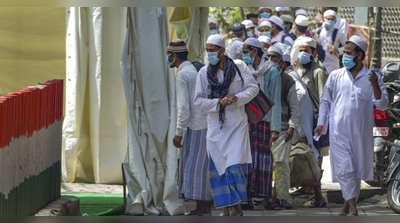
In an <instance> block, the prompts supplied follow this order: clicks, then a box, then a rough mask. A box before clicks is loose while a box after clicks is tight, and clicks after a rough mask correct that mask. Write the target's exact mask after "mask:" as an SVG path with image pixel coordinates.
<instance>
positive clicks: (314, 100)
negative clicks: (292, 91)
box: [304, 84, 319, 108]
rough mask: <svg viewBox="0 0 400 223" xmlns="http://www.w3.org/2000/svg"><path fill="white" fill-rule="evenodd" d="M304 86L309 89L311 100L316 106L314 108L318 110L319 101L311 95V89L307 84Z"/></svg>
mask: <svg viewBox="0 0 400 223" xmlns="http://www.w3.org/2000/svg"><path fill="white" fill-rule="evenodd" d="M304 85H305V86H306V88H307V91H308V95H310V99H311V102H312V103H313V104H314V107H315V108H318V107H319V106H318V103H317V101H318V100H317V99H316V98H315V97H314V96H313V95H312V94H311V91H310V88H308V86H307V84H304Z"/></svg>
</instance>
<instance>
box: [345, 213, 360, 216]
mask: <svg viewBox="0 0 400 223" xmlns="http://www.w3.org/2000/svg"><path fill="white" fill-rule="evenodd" d="M347 216H358V213H349V214H348V215H347Z"/></svg>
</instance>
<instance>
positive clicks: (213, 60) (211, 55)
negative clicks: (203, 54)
mask: <svg viewBox="0 0 400 223" xmlns="http://www.w3.org/2000/svg"><path fill="white" fill-rule="evenodd" d="M221 49H222V48H221ZM221 49H219V50H221ZM219 50H218V51H217V52H207V60H208V63H210V64H211V65H215V64H217V63H218V61H219V58H218V52H219Z"/></svg>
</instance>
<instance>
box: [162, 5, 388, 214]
mask: <svg viewBox="0 0 400 223" xmlns="http://www.w3.org/2000/svg"><path fill="white" fill-rule="evenodd" d="M292 15H294V17H292ZM321 15H322V21H321V23H320V24H319V25H320V26H319V27H318V28H317V29H315V30H310V28H309V23H310V21H311V20H312V19H311V18H309V17H308V14H307V12H306V11H305V10H304V9H298V10H297V11H296V12H295V13H291V9H290V8H289V7H275V8H274V10H273V8H272V7H260V8H259V10H258V13H251V14H248V15H246V20H243V21H242V22H238V23H234V24H232V26H231V33H230V38H229V40H228V41H226V40H225V38H224V37H222V36H221V35H219V34H218V33H219V31H218V20H217V19H215V18H209V20H208V21H209V28H210V36H209V37H208V39H207V42H206V52H207V63H206V64H205V65H204V66H203V67H201V68H200V67H199V68H198V69H196V66H195V65H194V64H193V63H190V62H188V61H187V55H188V49H187V48H186V44H185V43H184V42H183V41H182V40H179V39H177V40H174V41H172V42H171V43H170V44H169V46H168V50H167V58H166V60H167V63H168V65H169V66H170V67H176V68H177V76H176V86H177V88H176V90H177V113H178V116H177V117H178V119H177V129H176V136H175V137H174V141H173V142H174V145H175V146H176V147H178V148H182V152H181V157H180V166H179V181H178V186H179V194H178V196H179V198H182V199H185V200H195V201H197V205H196V209H195V210H192V211H190V212H188V213H187V215H189V216H193V215H195V216H207V215H210V214H211V211H210V210H211V209H210V207H211V206H212V205H214V206H215V207H216V208H221V209H222V213H221V216H242V215H243V211H242V210H246V209H253V208H254V206H255V205H258V206H259V207H262V208H265V209H267V210H277V209H291V208H294V206H293V205H292V204H291V203H289V197H290V196H296V195H299V194H313V195H314V196H313V197H312V198H311V199H310V200H309V201H308V202H307V203H306V204H304V205H305V206H307V207H310V208H319V207H325V206H326V204H327V202H326V201H325V199H324V198H323V196H322V189H321V182H318V183H316V184H315V185H303V186H302V187H301V188H299V189H298V190H296V191H294V192H293V193H292V194H289V189H290V167H289V155H290V150H291V146H292V144H293V143H295V142H298V141H302V142H305V143H307V144H309V145H310V146H311V148H312V151H313V153H314V155H315V157H316V158H317V159H318V162H319V166H322V160H323V159H322V156H321V155H320V151H319V150H318V149H317V148H316V147H315V146H314V144H313V143H314V140H313V136H314V135H321V134H327V129H328V127H329V136H330V156H331V165H332V178H333V180H334V182H339V184H340V186H341V189H342V192H343V197H344V199H345V202H344V204H343V208H342V210H341V211H340V213H339V215H342V216H344V215H353V216H357V215H358V212H357V207H356V203H355V202H356V200H357V197H358V194H359V190H360V183H359V182H360V180H368V179H371V176H372V175H371V174H372V156H371V155H372V154H373V147H372V146H373V144H372V142H370V141H368V140H363V138H361V137H367V136H369V134H371V137H370V138H371V139H372V126H371V125H372V122H373V119H372V116H371V114H372V113H371V112H372V109H373V106H374V105H375V106H377V107H380V108H384V107H385V106H387V103H388V100H387V92H386V90H385V88H384V87H383V83H382V80H381V79H380V77H379V76H378V75H376V74H375V73H374V72H373V71H370V70H369V69H367V68H366V67H365V66H364V64H363V60H364V58H365V53H366V52H367V48H368V45H367V43H366V42H365V40H363V39H362V38H360V37H358V36H351V37H350V36H348V24H347V22H346V20H345V19H343V18H341V17H340V16H339V15H338V12H337V8H336V7H322V9H321ZM318 21H320V20H318ZM259 91H262V92H263V93H264V94H265V95H266V96H267V97H268V98H270V99H271V100H272V101H273V102H274V106H273V107H272V109H271V110H270V111H269V112H268V114H267V115H265V116H264V117H262V120H261V121H259V122H257V123H249V122H248V119H247V115H246V113H245V109H244V108H245V105H246V104H247V103H249V102H250V101H251V100H252V99H253V98H254V97H255V96H256V95H257V94H258V92H259ZM314 111H319V118H318V124H316V123H314ZM354 116H357V117H356V118H353V117H354ZM370 116H371V117H370ZM369 119H371V120H369ZM315 125H316V127H315ZM368 127H370V128H368ZM368 131H370V132H368ZM273 173H274V174H273Z"/></svg>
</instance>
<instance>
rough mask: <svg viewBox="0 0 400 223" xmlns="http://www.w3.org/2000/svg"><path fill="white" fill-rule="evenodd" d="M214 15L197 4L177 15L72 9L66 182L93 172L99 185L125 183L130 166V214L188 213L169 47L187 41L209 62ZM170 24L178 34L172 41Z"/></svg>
mask: <svg viewBox="0 0 400 223" xmlns="http://www.w3.org/2000/svg"><path fill="white" fill-rule="evenodd" d="M170 10H171V9H170ZM181 11H182V12H183V11H185V16H182V17H181V16H180V12H181ZM186 12H189V14H188V13H186ZM207 16H208V9H207V8H194V7H192V8H186V9H184V10H182V8H178V9H177V10H172V12H171V13H170V15H168V10H167V8H165V7H164V8H161V7H140V8H137V7H132V8H128V9H126V8H71V9H70V15H69V18H68V30H67V84H66V85H67V98H66V102H67V103H66V116H65V121H64V131H63V134H64V137H63V145H64V146H63V148H64V156H63V179H64V181H75V180H76V179H90V176H88V175H89V174H90V173H91V171H92V172H93V173H94V179H95V182H97V183H115V182H117V183H121V182H122V181H121V180H120V178H121V175H122V174H121V163H123V167H124V174H125V178H126V181H127V186H128V190H129V196H128V199H127V206H126V210H125V211H126V213H128V214H132V215H140V214H144V215H160V214H169V215H179V214H183V212H184V205H183V200H180V199H178V188H177V175H178V172H177V171H178V153H177V149H176V148H175V147H174V146H173V144H172V139H173V137H174V134H175V125H176V107H175V101H176V99H175V73H174V71H173V70H172V69H170V68H169V67H168V66H167V64H166V60H165V56H166V47H167V45H168V43H169V41H170V39H171V38H175V37H177V38H182V39H184V40H185V41H186V43H187V45H188V48H189V50H190V54H189V58H190V59H192V60H200V61H202V60H201V57H200V56H199V55H202V54H203V53H204V44H205V40H206V38H207V35H208V23H207ZM168 22H170V24H171V26H172V28H170V30H171V31H173V32H175V31H176V30H179V32H176V33H174V35H171V36H170V35H169V33H168V32H169V29H168ZM124 36H125V41H124ZM121 52H122V57H121ZM116 55H118V56H116ZM119 59H121V61H118V62H117V60H119ZM119 62H120V70H118V65H119ZM116 65H117V66H116ZM119 74H121V75H119ZM116 75H118V76H116ZM121 77H122V78H121ZM127 148H128V149H127ZM124 154H125V160H124V158H123V156H124ZM88 160H89V161H90V162H88Z"/></svg>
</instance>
